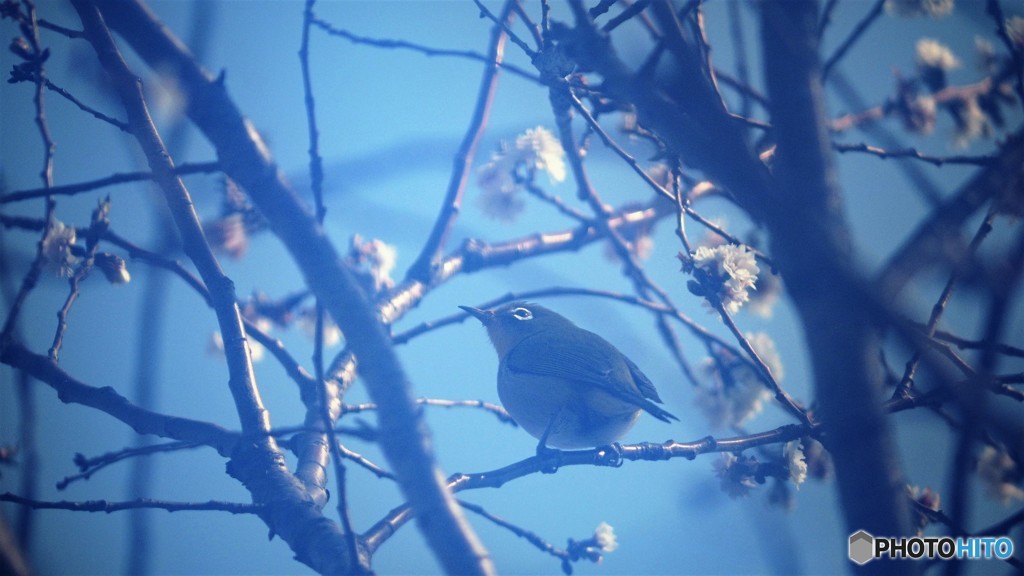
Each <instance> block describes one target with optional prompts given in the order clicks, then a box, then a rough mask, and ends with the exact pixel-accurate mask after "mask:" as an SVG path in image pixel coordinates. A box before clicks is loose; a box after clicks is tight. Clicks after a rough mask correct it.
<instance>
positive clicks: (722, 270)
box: [690, 244, 760, 313]
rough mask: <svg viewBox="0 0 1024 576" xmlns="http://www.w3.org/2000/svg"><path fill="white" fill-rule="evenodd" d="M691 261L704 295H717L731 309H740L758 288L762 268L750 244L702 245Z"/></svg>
mask: <svg viewBox="0 0 1024 576" xmlns="http://www.w3.org/2000/svg"><path fill="white" fill-rule="evenodd" d="M690 262H691V264H692V266H693V270H694V271H695V272H697V271H699V272H700V273H699V274H695V277H696V278H697V279H698V283H699V287H700V289H701V290H702V291H703V295H704V296H706V297H708V296H710V297H714V298H717V299H718V301H720V302H721V303H722V306H724V307H725V309H726V310H728V311H729V312H733V313H735V312H737V311H739V309H740V307H741V306H743V304H744V303H745V302H747V301H748V300H750V290H756V289H757V287H756V284H757V274H758V272H760V268H758V266H757V260H756V259H755V258H754V252H753V251H752V250H751V249H750V247H749V246H735V245H732V244H724V245H720V246H714V247H708V246H700V247H698V248H697V249H696V250H695V251H694V252H693V254H692V255H691V256H690Z"/></svg>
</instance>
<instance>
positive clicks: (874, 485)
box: [761, 0, 908, 571]
mask: <svg viewBox="0 0 1024 576" xmlns="http://www.w3.org/2000/svg"><path fill="white" fill-rule="evenodd" d="M817 14H818V10H817V3H816V2H814V1H809V0H804V1H800V2H797V1H791V2H765V3H764V4H762V12H761V17H762V42H763V47H764V53H765V67H766V70H765V76H766V78H767V79H768V89H769V97H770V98H771V102H772V105H771V106H770V108H771V114H772V124H773V125H774V126H775V129H776V134H777V138H778V153H777V156H776V163H775V175H776V182H775V186H774V189H773V193H774V198H773V201H772V202H771V203H770V204H769V209H770V212H769V217H768V226H769V229H770V230H771V233H772V242H773V248H774V250H773V253H774V254H775V256H776V261H777V262H778V263H779V267H780V268H781V269H782V271H783V273H784V275H785V277H786V285H787V287H788V288H789V290H790V294H791V295H792V298H793V300H794V303H795V304H796V306H797V309H798V310H799V312H800V315H801V317H802V321H803V325H804V331H805V338H806V340H807V344H808V347H809V349H810V352H811V357H812V361H813V366H814V374H815V386H816V391H817V397H818V402H819V404H820V411H821V420H822V421H823V422H824V423H825V424H824V425H825V432H826V436H825V442H826V445H827V446H828V448H829V450H830V451H831V453H832V454H833V456H834V458H835V463H836V473H837V479H838V481H839V489H840V497H841V502H842V506H843V510H844V513H845V515H846V521H847V527H848V528H849V530H850V531H851V532H853V531H855V530H859V529H864V530H867V531H869V532H871V533H873V534H891V535H900V534H906V533H907V531H908V526H907V518H908V514H907V504H906V498H905V497H904V496H903V478H902V475H901V472H900V468H899V464H898V461H897V459H896V453H895V448H894V446H893V443H892V439H891V437H890V435H889V430H888V426H887V425H886V422H885V420H884V418H883V415H882V413H881V410H880V409H879V406H878V402H877V399H878V396H879V393H880V391H881V379H880V378H879V375H878V374H876V372H877V370H876V369H875V368H876V366H875V365H876V363H877V362H876V356H875V355H876V350H877V338H876V335H875V334H874V331H873V330H872V326H871V325H870V323H869V319H868V317H867V315H865V314H864V310H865V309H867V306H868V302H867V301H866V297H865V295H864V294H863V293H861V292H860V291H859V290H857V288H856V286H854V285H852V284H851V283H850V282H846V281H845V279H847V278H851V277H856V276H855V275H853V273H852V271H850V270H849V262H851V260H852V248H851V245H850V240H849V233H848V229H847V226H846V221H845V218H844V215H843V213H842V209H841V205H842V200H841V197H840V190H839V188H838V186H837V183H836V182H837V178H836V174H835V171H834V168H833V164H832V157H831V152H830V150H829V140H828V131H827V128H826V119H825V108H824V100H823V95H822V87H821V74H820V64H819V60H818V46H817ZM873 567H874V568H876V569H881V570H882V571H894V570H896V567H895V566H894V565H888V566H887V565H883V564H877V565H875V566H873Z"/></svg>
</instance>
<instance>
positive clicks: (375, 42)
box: [313, 17, 541, 84]
mask: <svg viewBox="0 0 1024 576" xmlns="http://www.w3.org/2000/svg"><path fill="white" fill-rule="evenodd" d="M313 25H314V26H316V27H318V28H320V29H322V30H323V31H324V32H326V33H327V34H329V35H331V36H337V37H339V38H344V39H346V40H348V41H350V42H352V43H353V44H363V45H366V46H375V47H377V48H385V49H404V50H412V51H413V52H419V53H420V54H423V55H425V56H442V57H456V58H467V59H469V60H476V61H478V62H484V63H487V64H489V63H491V62H492V60H489V59H488V58H487V56H485V55H483V54H481V53H479V52H473V51H472V50H448V49H444V48H431V47H430V46H423V45H421V44H416V43H414V42H409V41H407V40H389V39H386V38H369V37H367V36H359V35H356V34H353V33H352V32H349V31H348V30H344V29H342V28H337V27H335V26H334V25H332V24H330V23H329V22H326V21H324V20H321V19H319V18H315V17H314V18H313ZM498 67H500V68H501V69H502V70H504V71H506V72H508V73H509V74H514V75H516V76H519V77H520V78H525V79H526V80H529V81H530V82H533V83H535V84H540V83H541V81H540V78H539V77H538V76H537V75H536V74H531V73H530V72H528V71H526V70H523V69H522V68H520V67H519V66H516V65H515V64H508V63H506V62H500V63H499V64H498Z"/></svg>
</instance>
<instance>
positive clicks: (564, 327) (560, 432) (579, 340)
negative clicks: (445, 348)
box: [459, 301, 679, 453]
mask: <svg viewBox="0 0 1024 576" xmlns="http://www.w3.org/2000/svg"><path fill="white" fill-rule="evenodd" d="M459 308H461V309H463V310H465V311H466V312H467V313H468V314H470V315H471V316H473V317H475V318H476V319H477V320H479V321H480V322H481V323H482V324H483V325H484V327H485V328H486V329H487V334H488V336H489V337H490V340H491V343H492V344H493V345H494V350H495V351H496V352H497V354H498V397H499V398H500V399H501V403H502V405H503V406H504V407H505V410H507V411H508V413H509V414H510V415H511V416H512V418H513V419H515V421H516V423H518V424H519V425H520V426H521V427H522V428H523V429H525V430H526V431H527V432H529V433H530V435H532V436H533V437H534V438H537V439H538V440H540V443H539V445H538V446H537V451H538V453H540V452H542V451H543V450H545V449H550V448H561V449H580V448H592V447H602V446H608V445H612V444H613V443H614V442H616V441H617V440H618V439H619V438H621V437H622V436H623V435H624V434H626V432H628V431H629V429H630V428H632V427H633V424H635V423H636V421H637V419H638V418H639V417H640V414H641V412H644V411H646V412H647V413H648V414H650V415H652V416H654V417H655V418H657V419H658V420H661V421H663V422H669V423H671V421H672V420H679V418H677V417H676V416H675V415H673V414H672V413H671V412H669V411H667V410H665V409H664V408H661V407H660V406H658V404H660V403H661V398H660V397H659V396H658V391H657V390H656V389H655V387H654V384H652V383H651V380H650V379H649V378H647V376H645V375H644V373H643V372H641V371H640V368H639V367H637V365H636V364H635V363H633V361H632V360H630V359H629V358H628V357H627V356H626V355H625V354H623V353H622V352H620V351H619V350H618V348H616V347H615V346H613V345H612V344H611V343H609V342H608V341H607V340H605V339H604V338H602V337H600V336H598V335H597V334H595V333H593V332H590V331H589V330H584V329H583V328H580V327H578V326H576V325H575V324H573V322H572V321H571V320H569V319H568V318H566V317H564V316H562V315H560V314H558V313H557V312H554V311H552V310H549V309H547V308H545V307H543V306H540V305H538V304H533V303H529V302H522V301H516V302H511V303H509V304H505V305H504V306H500V307H498V308H495V309H491V310H482V309H479V308H474V307H472V306H459Z"/></svg>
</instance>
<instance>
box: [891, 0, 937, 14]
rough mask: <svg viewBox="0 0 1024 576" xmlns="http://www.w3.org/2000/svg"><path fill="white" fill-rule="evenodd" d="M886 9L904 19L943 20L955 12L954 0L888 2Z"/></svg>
mask: <svg viewBox="0 0 1024 576" xmlns="http://www.w3.org/2000/svg"><path fill="white" fill-rule="evenodd" d="M885 9H886V11H888V12H889V13H890V14H894V15H896V16H902V17H903V18H913V17H915V16H931V17H932V18H941V17H943V16H946V15H948V14H949V13H950V12H952V11H953V0H886V1H885Z"/></svg>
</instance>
